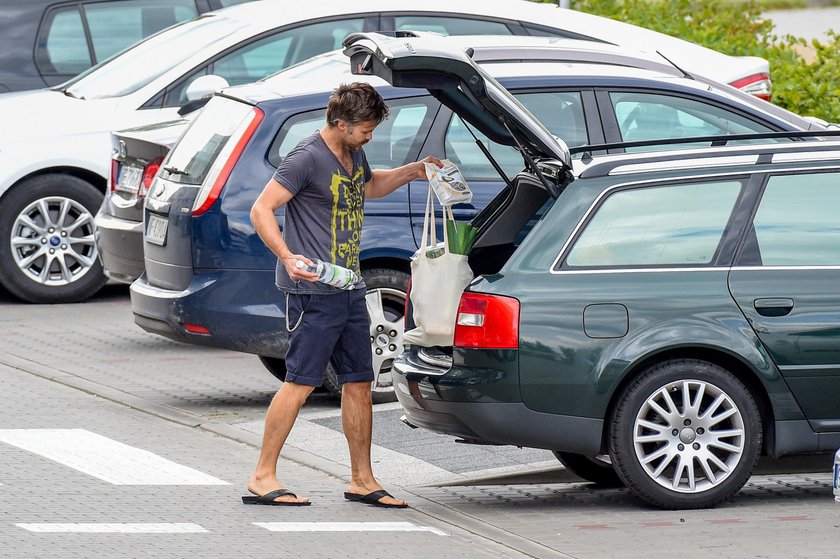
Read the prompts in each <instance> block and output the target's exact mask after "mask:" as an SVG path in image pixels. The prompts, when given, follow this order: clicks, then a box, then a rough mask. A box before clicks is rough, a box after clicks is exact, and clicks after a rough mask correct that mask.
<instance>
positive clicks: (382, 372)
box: [365, 287, 405, 392]
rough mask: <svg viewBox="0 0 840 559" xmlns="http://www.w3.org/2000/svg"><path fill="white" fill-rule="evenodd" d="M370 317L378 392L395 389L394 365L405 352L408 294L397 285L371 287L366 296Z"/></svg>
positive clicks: (374, 389)
mask: <svg viewBox="0 0 840 559" xmlns="http://www.w3.org/2000/svg"><path fill="white" fill-rule="evenodd" d="M365 303H366V304H367V310H368V315H369V316H370V345H371V352H372V354H373V372H374V375H376V378H375V380H374V381H373V388H372V389H373V391H374V392H379V391H381V392H390V391H392V390H393V382H392V380H391V366H392V364H393V362H394V359H396V357H397V356H398V355H399V354H400V352H402V348H403V346H402V343H403V342H402V338H403V332H404V327H403V308H404V305H405V293H404V292H402V291H400V290H398V289H393V288H388V287H380V288H376V289H369V290H368V292H367V294H366V295H365Z"/></svg>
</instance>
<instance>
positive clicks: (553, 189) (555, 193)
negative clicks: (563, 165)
mask: <svg viewBox="0 0 840 559" xmlns="http://www.w3.org/2000/svg"><path fill="white" fill-rule="evenodd" d="M501 121H502V125H504V127H505V128H507V131H508V132H509V133H510V136H511V138H513V141H514V142H516V145H517V146H519V153H521V154H522V157H523V158H524V159H525V163H527V164H528V167H529V168H530V169H531V170H532V171H533V172H534V174H535V175H537V178H538V179H540V182H541V183H543V186H545V189H546V190H548V193H549V194H550V195H551V197H552V198H554V199H555V200H556V199H557V198H559V197H560V189H558V188H557V185H556V184H554V183H553V182H552V181H550V180H548V179H547V178H545V175H543V174H542V171H540V168H539V167H538V166H537V163H536V161H534V159H533V158H532V157H531V155H530V154H529V153H528V150H526V149H525V146H523V145H522V142H520V141H519V138H517V137H516V134H514V133H513V130H511V128H510V126H508V123H507V120H505V119H504V118H503V119H501Z"/></svg>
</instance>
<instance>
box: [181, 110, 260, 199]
mask: <svg viewBox="0 0 840 559" xmlns="http://www.w3.org/2000/svg"><path fill="white" fill-rule="evenodd" d="M264 115H265V113H263V112H262V111H261V110H260V109H258V108H256V107H254V109H253V110H252V111H251V115H250V118H246V119H245V120H243V121H242V124H240V125H239V127H237V129H236V131H234V133H233V134H231V136H230V138H229V139H228V141H227V143H226V144H225V147H224V148H223V149H222V151H221V152H220V153H219V156H218V157H217V158H216V160H215V161H214V162H213V166H212V167H211V168H210V171H209V172H208V173H207V178H206V179H205V180H204V184H202V186H201V190H199V192H198V196H197V197H196V199H195V203H194V204H193V212H192V214H193V215H194V216H199V215H202V214H203V213H204V212H206V211H207V210H209V209H210V207H211V206H212V205H213V204H214V203H215V202H216V200H217V199H218V198H219V194H220V193H221V192H222V187H224V185H225V183H226V182H227V180H228V177H229V176H230V172H231V171H232V170H233V167H234V165H236V162H237V161H238V160H239V156H240V155H242V152H243V151H244V150H245V146H246V145H248V141H249V140H250V139H251V136H253V135H254V132H255V131H256V129H257V127H258V126H259V125H260V122H262V119H263V116H264Z"/></svg>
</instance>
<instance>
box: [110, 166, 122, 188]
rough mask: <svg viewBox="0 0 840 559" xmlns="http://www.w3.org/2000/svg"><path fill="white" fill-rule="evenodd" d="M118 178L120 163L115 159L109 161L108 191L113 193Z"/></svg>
mask: <svg viewBox="0 0 840 559" xmlns="http://www.w3.org/2000/svg"><path fill="white" fill-rule="evenodd" d="M119 178H120V162H119V161H117V160H116V159H112V160H111V180H109V181H108V190H109V191H110V192H113V191H114V190H116V189H117V180H119Z"/></svg>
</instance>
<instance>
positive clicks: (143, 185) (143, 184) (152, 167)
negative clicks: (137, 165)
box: [137, 157, 163, 198]
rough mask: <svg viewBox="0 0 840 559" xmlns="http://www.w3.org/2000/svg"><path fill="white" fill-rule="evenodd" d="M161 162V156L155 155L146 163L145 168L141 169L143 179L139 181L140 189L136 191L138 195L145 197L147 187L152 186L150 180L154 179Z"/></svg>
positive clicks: (147, 190) (147, 191)
mask: <svg viewBox="0 0 840 559" xmlns="http://www.w3.org/2000/svg"><path fill="white" fill-rule="evenodd" d="M161 163H163V157H156V158H155V159H152V161H151V162H149V164H148V165H146V168H145V169H144V170H143V179H142V180H141V181H140V190H139V191H138V193H137V195H138V197H140V198H145V197H146V194H148V193H149V189H150V188H151V187H152V181H154V180H155V176H157V173H158V171H159V170H160V164H161Z"/></svg>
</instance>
